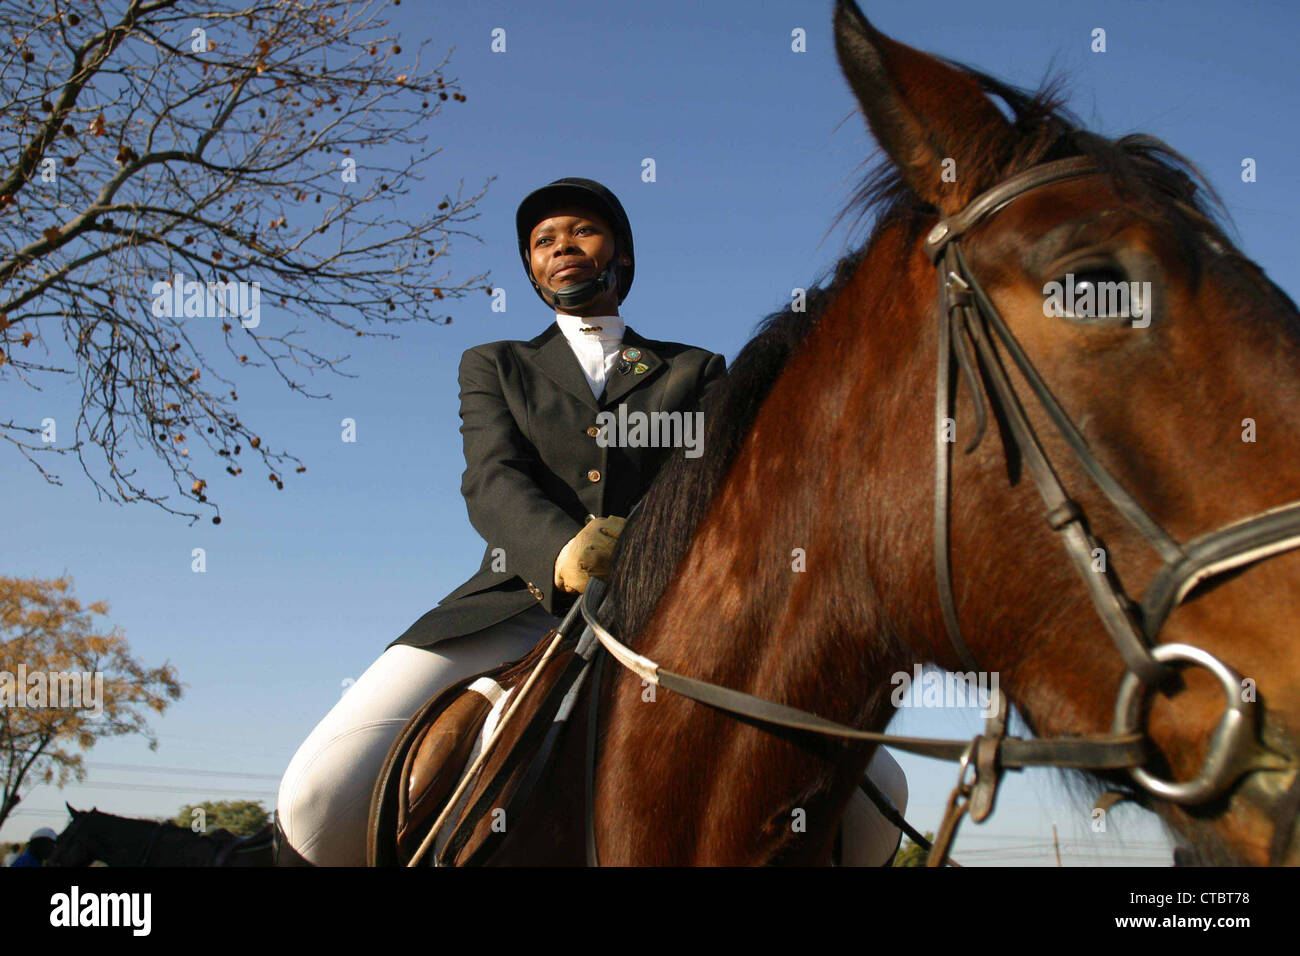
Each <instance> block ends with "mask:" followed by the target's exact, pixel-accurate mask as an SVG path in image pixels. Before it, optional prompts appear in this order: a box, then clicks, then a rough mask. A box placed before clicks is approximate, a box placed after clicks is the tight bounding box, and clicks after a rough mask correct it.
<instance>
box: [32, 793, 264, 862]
mask: <svg viewBox="0 0 1300 956" xmlns="http://www.w3.org/2000/svg"><path fill="white" fill-rule="evenodd" d="M67 807H68V813H69V814H70V815H71V817H72V822H71V823H69V824H68V826H67V827H66V828H64V830H63V832H62V833H60V834H59V838H58V840H56V841H55V843H54V852H53V853H52V854H50V858H49V859H48V860H47V861H46V865H47V866H90V865H91V864H92V863H94V862H100V863H103V864H105V865H107V866H240V867H242V866H271V865H272V854H271V828H270V827H269V826H268V827H264V828H263V829H262V830H260V831H259V832H257V833H255V834H253V835H252V836H247V837H241V836H239V835H238V834H235V833H231V832H230V831H229V830H226V829H222V828H218V829H215V830H213V831H211V832H210V833H196V832H194V831H193V830H191V829H189V827H180V826H177V825H176V824H174V823H171V822H170V821H159V820H138V819H135V818H133V817H119V816H114V815H113V814H111V813H101V812H100V811H99V810H96V809H90V810H77V809H75V808H74V807H72V806H71V805H70V804H68V805H67Z"/></svg>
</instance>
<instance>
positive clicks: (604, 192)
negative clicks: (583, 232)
mask: <svg viewBox="0 0 1300 956" xmlns="http://www.w3.org/2000/svg"><path fill="white" fill-rule="evenodd" d="M568 205H574V206H583V207H585V208H587V209H591V210H592V211H594V212H597V213H599V214H600V217H601V218H602V219H604V220H605V221H606V222H607V223H609V225H610V228H611V229H613V230H614V256H613V258H611V259H610V261H609V264H608V265H606V266H605V268H604V269H603V270H601V272H600V274H599V275H597V276H596V277H595V278H594V279H585V280H583V281H582V282H578V283H575V284H574V285H570V286H565V287H564V288H563V289H560V290H558V291H557V292H554V293H546V292H543V291H542V287H541V286H540V285H538V284H537V280H536V279H534V278H533V270H532V264H531V256H530V254H529V248H528V237H529V236H530V235H531V234H532V231H533V227H534V226H536V225H537V223H538V221H539V220H540V219H541V218H542V217H543V216H544V215H545V214H546V213H547V212H548V211H549V210H551V209H554V208H556V207H557V206H568ZM515 233H516V235H517V236H518V237H519V258H521V259H522V260H523V262H524V275H526V276H528V281H529V282H531V283H532V285H533V290H534V291H535V292H536V293H537V294H538V296H540V297H541V300H542V301H543V302H545V303H546V304H547V305H549V306H550V307H551V308H553V309H554V308H558V309H561V310H564V309H572V308H577V307H579V306H582V305H585V304H586V303H588V302H590V301H591V300H592V299H594V298H595V297H596V296H598V295H600V294H601V293H602V292H604V291H605V290H606V289H611V288H614V287H615V285H617V288H618V301H619V303H620V304H621V303H622V302H623V300H624V299H625V298H627V293H628V290H629V289H631V288H632V275H633V273H634V272H635V271H636V255H635V253H634V252H633V251H632V226H631V225H630V224H629V223H628V221H627V213H626V212H624V211H623V204H622V203H620V202H619V201H618V197H617V196H615V195H614V194H613V193H612V192H610V191H609V190H608V189H606V188H605V187H604V186H602V185H601V184H600V183H598V182H596V181H595V180H594V179H581V178H579V177H574V176H568V177H565V178H564V179H557V180H555V181H554V182H552V183H547V184H546V185H545V186H543V187H541V188H540V189H534V190H533V191H532V192H531V193H529V194H528V195H527V196H525V197H524V201H523V202H521V203H520V204H519V211H518V212H516V213H515ZM622 253H627V257H628V258H629V259H631V260H632V262H631V263H630V264H629V265H626V266H624V265H621V264H620V263H619V261H618V260H619V257H620V255H621V254H622Z"/></svg>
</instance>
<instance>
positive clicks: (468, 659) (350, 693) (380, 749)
mask: <svg viewBox="0 0 1300 956" xmlns="http://www.w3.org/2000/svg"><path fill="white" fill-rule="evenodd" d="M558 624H559V621H558V619H556V618H555V617H553V616H552V615H550V614H547V613H546V611H544V610H542V608H540V607H530V608H528V609H527V610H526V611H522V612H520V613H519V614H516V615H515V616H514V617H511V618H508V619H506V620H505V621H502V622H501V623H499V624H494V625H493V626H492V627H489V628H485V629H484V630H481V631H476V632H474V633H473V634H467V635H465V636H463V637H457V638H452V639H451V640H448V641H443V642H442V643H440V644H435V645H434V646H432V647H409V646H406V645H402V644H399V645H396V646H394V647H390V648H388V649H387V650H386V651H384V653H383V654H381V655H380V656H379V659H378V660H376V661H375V662H374V663H373V664H371V665H370V667H369V668H367V669H366V672H365V673H364V674H362V675H361V677H359V678H358V679H357V682H356V683H355V684H353V685H352V686H351V687H350V688H348V690H347V692H346V693H345V694H344V695H343V697H342V699H341V700H339V702H338V703H337V704H335V705H334V707H333V708H332V709H331V710H330V712H329V713H328V714H326V715H325V717H324V719H322V720H321V722H320V723H319V724H317V725H316V727H315V729H314V730H312V732H311V733H310V734H309V735H308V736H307V739H306V740H305V741H303V743H302V746H300V747H299V748H298V751H297V752H296V753H295V754H294V755H293V759H292V760H291V761H290V762H289V768H288V769H287V770H286V771H285V773H284V777H283V778H282V779H281V781H280V793H279V798H278V800H277V802H276V809H277V811H278V813H279V818H280V826H281V827H282V828H283V829H284V833H285V837H286V839H287V840H288V842H289V845H290V846H292V847H293V848H294V849H295V850H296V851H297V852H298V853H299V854H300V855H302V856H303V857H304V858H305V859H307V860H308V861H310V862H311V863H313V864H314V865H316V866H365V863H366V824H367V822H368V819H369V815H370V796H371V793H372V792H373V791H374V786H375V780H376V778H377V777H378V776H379V771H380V770H381V769H382V767H383V763H384V759H385V758H386V757H387V756H388V751H389V748H391V747H392V745H393V741H394V740H396V739H397V735H398V734H399V733H400V732H401V730H402V727H404V726H405V725H406V722H407V721H408V720H409V719H410V718H411V716H412V715H413V714H414V713H415V712H416V711H417V710H419V709H420V707H422V706H423V705H424V704H425V702H426V701H428V700H429V698H430V697H432V696H433V695H434V694H436V693H437V692H438V691H440V690H442V689H443V688H444V687H447V686H448V685H450V684H453V683H455V682H456V681H458V680H460V679H461V678H463V677H468V676H470V675H471V674H477V673H480V672H482V671H486V670H491V669H492V668H494V667H498V666H500V665H501V664H503V663H504V662H506V661H509V660H515V659H516V658H520V657H523V656H524V655H525V654H527V653H528V652H529V651H530V650H532V649H533V647H534V646H536V644H537V642H538V641H539V640H541V639H542V637H543V636H545V634H546V633H547V631H549V630H550V629H551V628H552V627H556V626H558ZM867 772H868V775H869V776H870V777H871V779H872V780H873V781H875V783H876V786H878V787H879V788H880V789H881V790H882V791H884V793H885V794H886V795H887V796H889V797H890V798H891V799H892V801H893V803H894V805H895V806H896V807H897V808H898V810H899V812H904V811H905V810H906V808H907V780H906V778H905V777H904V775H903V771H902V768H901V767H899V766H898V764H897V763H896V762H895V761H894V759H893V758H892V757H891V756H890V755H889V754H888V753H887V752H886V751H885V749H884V748H880V749H878V750H877V751H876V754H875V757H874V758H873V759H872V761H871V765H870V766H869V767H868V768H867ZM843 827H844V833H843V844H842V845H843V865H845V866H880V865H881V864H883V863H884V862H886V861H887V860H888V859H889V857H890V855H891V854H892V853H893V852H894V847H895V846H896V845H897V843H898V830H897V829H896V828H895V827H894V826H893V825H892V824H890V823H889V822H888V821H887V820H885V819H884V817H883V816H881V814H880V812H879V811H878V810H877V809H876V808H875V806H874V804H872V803H871V802H870V801H869V800H868V799H867V797H866V795H865V794H864V793H862V791H861V790H855V791H854V795H853V797H852V798H851V799H850V801H849V805H848V808H847V809H846V810H845V814H844V821H843Z"/></svg>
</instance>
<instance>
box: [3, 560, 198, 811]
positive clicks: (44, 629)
mask: <svg viewBox="0 0 1300 956" xmlns="http://www.w3.org/2000/svg"><path fill="white" fill-rule="evenodd" d="M71 586H72V582H71V581H70V580H69V579H68V578H67V577H61V578H56V579H54V580H27V579H20V578H10V577H2V576H0V826H3V825H4V822H5V819H6V818H7V817H8V816H9V814H10V813H11V812H12V811H13V808H14V806H15V805H16V804H17V803H18V800H19V798H20V796H21V795H22V794H23V793H24V792H25V791H26V790H27V789H30V788H31V787H32V786H35V785H36V784H37V783H45V784H50V783H53V784H56V785H57V786H60V787H62V786H63V785H64V784H66V783H68V782H69V781H71V780H77V781H80V780H83V779H85V768H84V765H83V761H82V752H83V751H85V750H88V749H89V748H91V747H93V746H94V745H95V744H96V743H97V742H98V741H100V740H103V739H106V738H110V737H121V736H126V735H132V734H140V735H142V736H144V737H145V739H146V740H148V742H149V748H150V749H151V750H152V749H155V748H156V747H157V746H158V741H157V739H156V738H155V737H154V736H153V733H152V731H151V730H150V729H149V725H148V723H147V721H146V719H145V718H146V715H147V714H148V712H150V711H153V712H154V713H157V714H161V713H163V712H164V711H165V710H166V709H167V707H168V705H169V703H170V702H171V701H175V700H179V699H180V697H181V684H180V682H179V681H178V680H177V675H176V672H175V670H174V669H173V668H172V667H170V666H169V665H167V664H163V666H161V667H146V666H145V665H144V664H142V663H141V662H140V661H138V660H136V659H135V658H134V657H132V656H131V653H130V647H129V645H128V643H127V640H126V637H125V636H124V635H123V634H122V633H120V630H119V629H118V628H114V629H113V630H112V631H111V632H109V633H107V634H104V633H100V632H99V631H98V630H97V629H96V625H95V620H94V618H95V616H96V615H100V616H102V615H106V614H108V605H106V604H105V603H104V602H103V601H96V602H95V603H93V604H89V605H85V606H83V605H82V604H81V602H80V601H78V600H77V599H76V598H75V597H73V596H72V595H71V593H70V590H71ZM57 674H91V675H95V674H98V675H102V698H101V699H100V700H98V701H97V702H96V703H97V706H96V707H94V708H93V709H92V708H89V707H86V706H84V705H85V704H86V703H89V702H88V701H85V700H83V701H81V704H83V706H79V707H74V706H51V704H53V703H56V702H55V701H53V700H52V698H51V695H49V694H44V695H43V696H40V697H38V696H37V694H36V693H35V691H36V690H37V689H38V688H40V687H42V686H43V685H48V683H49V682H50V681H51V680H52V676H53V675H57ZM20 676H22V677H23V678H24V680H25V682H29V686H30V687H31V688H32V691H33V692H32V693H31V694H30V695H29V694H28V693H26V691H27V687H24V688H23V689H22V691H21V692H19V693H14V690H15V684H16V683H17V682H18V680H19V677H20ZM57 703H59V704H61V705H64V704H66V703H67V701H66V700H63V699H60V700H59V701H58V702H57ZM96 712H98V713H96Z"/></svg>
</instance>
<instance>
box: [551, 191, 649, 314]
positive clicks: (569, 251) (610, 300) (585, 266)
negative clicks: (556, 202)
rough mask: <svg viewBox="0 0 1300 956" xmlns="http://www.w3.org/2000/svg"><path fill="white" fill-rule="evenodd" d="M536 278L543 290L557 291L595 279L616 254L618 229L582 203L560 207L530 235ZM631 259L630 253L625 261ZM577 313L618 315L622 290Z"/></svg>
mask: <svg viewBox="0 0 1300 956" xmlns="http://www.w3.org/2000/svg"><path fill="white" fill-rule="evenodd" d="M528 245H529V250H530V257H529V258H530V264H531V266H532V270H533V278H534V279H536V280H537V284H538V285H540V286H541V287H542V288H543V289H547V290H549V291H551V292H554V291H556V290H558V289H563V288H564V287H565V286H570V285H574V284H576V283H579V282H583V281H585V280H587V279H594V278H595V277H596V275H597V274H599V272H600V270H601V269H603V268H604V267H605V266H606V264H608V262H609V260H610V259H611V258H612V257H613V255H614V246H615V243H614V231H613V230H612V229H611V228H610V227H609V223H607V222H605V220H604V219H603V218H601V217H600V216H599V215H597V214H596V213H594V212H591V211H589V210H586V209H583V208H582V207H580V206H560V207H557V208H555V209H552V210H550V211H549V212H548V213H547V214H546V218H544V219H542V220H541V221H540V222H538V223H537V225H535V226H533V231H532V233H531V234H530V235H529V237H528ZM630 262H631V260H630V259H628V257H627V256H626V255H624V256H623V257H622V263H623V264H624V265H629V264H630ZM574 314H577V315H617V314H618V289H616V288H615V289H609V290H607V291H605V292H603V293H601V294H600V295H599V296H597V297H596V298H595V299H592V300H591V301H590V302H588V303H587V304H586V305H585V306H583V307H581V308H577V309H574Z"/></svg>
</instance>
